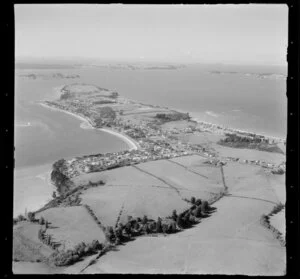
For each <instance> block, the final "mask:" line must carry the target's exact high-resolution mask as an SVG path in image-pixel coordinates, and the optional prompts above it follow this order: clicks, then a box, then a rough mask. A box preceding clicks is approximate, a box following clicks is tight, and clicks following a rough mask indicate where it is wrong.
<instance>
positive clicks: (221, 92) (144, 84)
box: [74, 65, 287, 138]
mask: <svg viewBox="0 0 300 279" xmlns="http://www.w3.org/2000/svg"><path fill="white" fill-rule="evenodd" d="M213 70H220V71H237V72H240V74H224V75H213V74H210V73H209V71H213ZM74 72H77V73H79V74H80V75H81V76H82V78H83V79H84V80H86V81H88V82H91V83H96V84H99V85H101V86H103V87H107V88H110V89H114V90H116V91H118V92H119V93H120V94H121V95H123V96H126V97H128V98H131V99H135V100H139V101H141V102H145V103H151V104H155V105H157V104H158V105H162V106H167V107H172V108H175V109H179V110H182V111H186V112H190V114H191V115H192V116H193V117H195V118H197V119H199V120H202V121H207V122H212V123H216V124H221V125H225V126H228V127H232V128H238V129H243V130H249V131H253V132H258V133H263V134H268V135H271V136H276V137H282V138H285V137H286V133H287V132H286V129H287V99H286V80H285V79H258V78H256V77H253V76H245V75H244V73H277V74H278V73H281V74H286V69H285V68H282V67H261V66H260V67H254V66H243V67H242V66H213V65H209V66H201V65H194V66H188V67H186V68H180V69H177V70H107V69H99V68H98V69H97V68H90V69H83V70H81V71H74Z"/></svg>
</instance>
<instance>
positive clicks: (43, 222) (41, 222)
mask: <svg viewBox="0 0 300 279" xmlns="http://www.w3.org/2000/svg"><path fill="white" fill-rule="evenodd" d="M39 224H40V225H44V224H45V219H44V217H43V216H42V217H41V218H40V220H39Z"/></svg>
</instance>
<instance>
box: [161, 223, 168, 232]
mask: <svg viewBox="0 0 300 279" xmlns="http://www.w3.org/2000/svg"><path fill="white" fill-rule="evenodd" d="M162 231H163V233H164V234H166V233H167V232H168V225H167V224H162Z"/></svg>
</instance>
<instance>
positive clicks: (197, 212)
mask: <svg viewBox="0 0 300 279" xmlns="http://www.w3.org/2000/svg"><path fill="white" fill-rule="evenodd" d="M201 211H202V210H201V206H200V205H198V206H197V207H196V210H195V217H197V218H199V217H201Z"/></svg>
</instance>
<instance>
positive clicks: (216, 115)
mask: <svg viewBox="0 0 300 279" xmlns="http://www.w3.org/2000/svg"><path fill="white" fill-rule="evenodd" d="M205 113H206V114H207V115H209V116H212V117H219V115H218V114H216V113H214V112H213V111H209V110H207V111H206V112H205Z"/></svg>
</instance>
